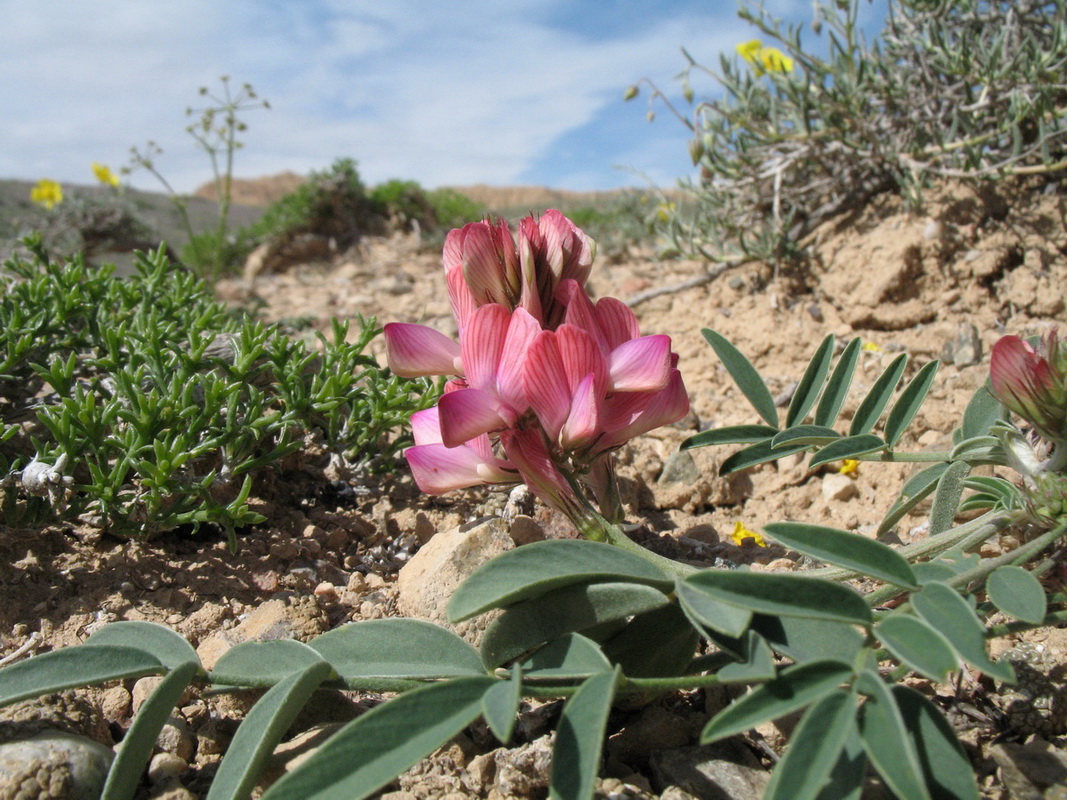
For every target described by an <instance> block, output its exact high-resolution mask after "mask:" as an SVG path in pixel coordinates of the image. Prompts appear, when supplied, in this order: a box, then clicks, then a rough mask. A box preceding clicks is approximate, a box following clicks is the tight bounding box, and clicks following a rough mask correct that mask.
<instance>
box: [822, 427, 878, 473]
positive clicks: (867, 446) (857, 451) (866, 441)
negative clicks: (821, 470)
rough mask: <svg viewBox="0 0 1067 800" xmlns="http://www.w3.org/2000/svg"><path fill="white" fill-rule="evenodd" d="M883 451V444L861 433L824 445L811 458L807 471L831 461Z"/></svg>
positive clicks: (868, 434)
mask: <svg viewBox="0 0 1067 800" xmlns="http://www.w3.org/2000/svg"><path fill="white" fill-rule="evenodd" d="M884 449H885V442H883V441H882V440H881V438H879V437H877V436H875V435H874V434H871V433H861V434H858V435H856V436H846V437H845V438H844V439H838V440H837V441H836V442H833V443H831V444H828V445H826V447H824V448H822V449H821V450H820V451H819V452H818V453H816V454H815V455H813V456H812V457H811V461H809V462H808V469H815V467H817V466H819V465H821V464H828V463H830V462H831V461H841V460H842V459H845V458H856V457H857V456H865V455H867V454H869V453H873V452H875V451H878V450H884Z"/></svg>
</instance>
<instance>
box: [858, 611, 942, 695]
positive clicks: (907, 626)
mask: <svg viewBox="0 0 1067 800" xmlns="http://www.w3.org/2000/svg"><path fill="white" fill-rule="evenodd" d="M874 635H875V636H877V637H878V638H879V639H881V640H882V644H883V645H885V648H886V650H888V651H889V652H890V653H892V654H893V655H894V656H895V657H896V658H897V659H898V660H900V661H901V662H903V663H904V664H906V665H907V666H908V667H910V668H911V669H913V670H915V671H916V672H918V673H919V674H920V675H924V676H926V677H927V678H929V679H930V680H932V681H938V682H944V680H945V679H946V678H947V677H948V674H949V673H950V672H952V670H954V669H956V667H957V666H959V664H958V663H957V662H956V651H955V650H953V649H952V645H951V644H949V641H948V639H946V638H945V637H944V636H942V635H941V634H940V633H938V632H937V631H936V630H934V629H933V628H931V627H930V626H929V625H928V624H927V623H926V622H924V621H923V620H921V619H919V618H917V617H912V616H907V615H904V614H894V615H892V616H888V617H886V618H885V619H883V620H882V621H881V622H880V623H878V624H877V625H876V626H875V628H874Z"/></svg>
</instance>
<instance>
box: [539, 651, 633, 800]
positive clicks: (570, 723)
mask: <svg viewBox="0 0 1067 800" xmlns="http://www.w3.org/2000/svg"><path fill="white" fill-rule="evenodd" d="M619 674H620V673H619V668H618V667H616V668H615V669H614V671H612V672H603V673H601V674H599V675H594V676H593V677H591V678H589V679H587V680H586V681H585V682H584V683H583V684H582V685H581V686H579V687H578V690H577V691H576V692H575V693H574V694H573V695H572V696H571V697H570V699H568V700H567V702H566V703H565V704H564V705H563V712H562V713H561V714H560V718H559V725H557V726H556V746H555V748H554V749H553V751H552V772H551V775H550V777H549V797H550V798H554V800H592V797H593V792H594V790H595V789H596V777H597V772H598V771H599V770H600V751H601V748H602V746H603V742H604V731H605V729H606V728H607V724H608V714H609V712H610V711H611V701H612V699H613V698H614V696H615V685H616V684H617V683H618V680H619Z"/></svg>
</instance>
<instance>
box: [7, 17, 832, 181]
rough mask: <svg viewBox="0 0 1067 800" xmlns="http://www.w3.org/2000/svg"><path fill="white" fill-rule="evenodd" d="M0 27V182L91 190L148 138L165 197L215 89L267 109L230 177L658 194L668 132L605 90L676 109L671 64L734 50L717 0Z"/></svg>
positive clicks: (674, 139) (202, 171)
mask: <svg viewBox="0 0 1067 800" xmlns="http://www.w3.org/2000/svg"><path fill="white" fill-rule="evenodd" d="M766 6H767V8H768V9H769V10H771V11H773V12H774V13H775V14H777V15H779V16H783V17H786V18H788V19H791V20H794V21H798V22H800V21H803V22H808V21H809V20H810V18H811V13H812V5H811V0H769V1H768V2H767V3H766ZM0 19H3V20H4V24H3V25H2V26H0V108H2V109H3V113H2V114H0V177H3V178H22V179H27V180H36V179H38V178H41V177H49V178H53V179H55V180H59V181H62V182H68V183H92V181H93V178H92V173H91V171H90V166H89V165H90V163H91V162H92V161H99V162H103V163H106V164H108V165H110V166H112V167H114V168H118V167H120V166H122V165H124V164H126V163H127V162H128V160H129V149H130V147H131V146H134V145H136V146H142V145H144V144H145V143H146V142H147V141H148V140H154V141H155V142H157V143H158V144H159V145H160V146H161V147H162V148H163V149H164V154H163V155H162V156H160V157H159V158H158V160H157V165H158V167H159V168H160V170H161V171H162V172H163V173H164V174H165V175H166V177H167V178H168V179H169V180H170V181H171V182H172V184H173V185H174V186H175V187H176V188H177V189H178V190H179V191H190V190H191V189H193V188H195V187H196V186H198V185H199V184H201V183H204V182H205V181H207V180H208V179H210V176H211V172H210V168H209V166H208V163H207V160H206V158H205V156H204V155H203V154H202V153H200V152H199V151H197V150H196V148H195V146H194V144H193V142H192V140H191V139H189V138H188V136H187V135H186V134H185V133H184V127H185V125H186V124H188V122H189V118H187V117H186V116H185V114H184V111H185V109H186V108H187V107H189V106H191V105H193V106H195V105H196V104H197V102H198V100H199V98H198V96H197V90H198V88H199V87H200V86H211V87H216V86H217V79H218V76H220V75H223V74H227V75H230V76H231V77H232V79H233V81H234V82H236V83H242V82H245V81H247V82H249V83H251V84H252V85H253V86H254V87H255V88H256V90H257V92H258V93H259V94H260V96H261V97H264V98H266V99H268V100H269V101H270V103H271V106H272V109H271V110H269V111H255V112H251V113H249V114H248V115H247V117H246V121H247V122H248V125H249V130H248V131H247V133H246V134H245V137H244V139H245V142H246V146H245V148H244V149H243V150H242V151H240V152H239V154H238V160H237V164H236V169H235V172H236V174H237V175H238V176H241V177H255V176H259V175H269V174H274V173H277V172H281V171H283V170H292V171H295V172H298V173H306V172H308V171H310V170H314V169H323V168H325V167H328V166H329V165H330V163H332V162H333V161H334V160H335V159H336V158H339V157H350V158H353V159H355V160H356V161H357V162H358V164H359V170H360V173H361V175H362V176H363V178H364V181H365V182H367V183H369V184H374V183H378V182H381V181H383V180H387V179H390V178H402V179H407V180H417V181H419V182H420V183H422V184H423V185H424V186H427V187H436V186H441V185H463V184H472V183H487V184H491V185H514V184H539V185H547V186H551V187H554V188H563V189H575V190H588V189H608V188H614V187H617V186H633V185H643V184H644V183H645V182H646V179H647V180H651V181H652V182H654V183H656V184H658V185H661V186H669V185H673V183H674V182H675V180H676V179H677V178H679V177H681V176H683V175H685V174H687V173H688V172H689V171H690V165H689V161H688V157H687V154H686V141H687V136H686V131H685V129H684V128H683V127H682V126H681V124H679V123H678V122H677V121H675V120H674V119H672V118H671V117H670V116H669V114H667V113H665V112H664V111H663V110H662V109H661V112H660V114H659V115H658V117H657V120H656V121H655V122H654V123H652V124H649V123H648V122H647V120H646V119H645V112H646V111H647V108H648V107H647V104H646V103H645V101H644V99H638V100H634V101H632V102H630V103H624V102H623V100H622V95H623V92H624V90H625V89H626V87H627V86H628V85H630V84H632V83H634V82H635V81H637V80H639V79H641V78H645V77H648V78H651V79H653V80H654V81H655V82H656V83H657V84H658V85H659V86H660V88H662V89H664V90H670V93H671V94H672V95H677V94H678V91H677V90H678V84H677V83H676V82H675V81H674V76H675V75H676V74H677V73H678V72H679V71H680V70H681V68H682V67H683V66H684V61H683V59H682V56H681V54H680V51H679V48H680V47H681V46H683V45H684V46H685V47H686V48H687V49H688V50H689V51H690V52H691V53H693V54H694V55H695V56H697V57H698V58H700V59H701V60H704V61H705V63H709V64H715V63H717V61H718V54H719V53H720V52H721V51H724V50H725V51H732V50H733V48H734V46H735V45H736V44H737V43H738V42H740V41H744V40H746V39H749V38H752V37H753V35H754V31H753V29H752V28H750V27H749V26H748V25H747V24H746V23H744V22H743V21H741V20H740V19H738V18H737V15H736V5H735V4H734V2H733V1H732V0H651V1H650V0H643V2H642V1H639V0H494V1H492V2H491V1H490V0H465V1H464V2H436V1H435V0H384V1H383V0H373V2H372V1H371V0H107V1H106V2H105V1H104V0H38V1H36V2H26V0H0ZM709 88H710V87H709ZM698 91H699V89H698ZM130 182H131V183H132V184H133V185H134V186H137V187H140V188H152V189H154V188H158V187H157V186H156V185H155V184H154V183H153V179H152V178H151V177H150V176H148V175H146V174H144V173H141V174H135V175H133V176H131V179H130Z"/></svg>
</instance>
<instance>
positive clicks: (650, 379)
mask: <svg viewBox="0 0 1067 800" xmlns="http://www.w3.org/2000/svg"><path fill="white" fill-rule="evenodd" d="M609 360H610V362H611V385H612V388H613V389H614V390H615V391H617V392H645V391H659V390H660V389H662V388H663V387H664V386H666V385H667V381H668V380H669V379H670V375H671V337H669V336H664V335H662V334H658V335H656V336H643V337H641V338H639V339H630V340H629V341H627V342H623V343H622V344H620V345H619V346H618V347H616V348H615V349H614V350H612V351H611V356H610V357H609Z"/></svg>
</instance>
